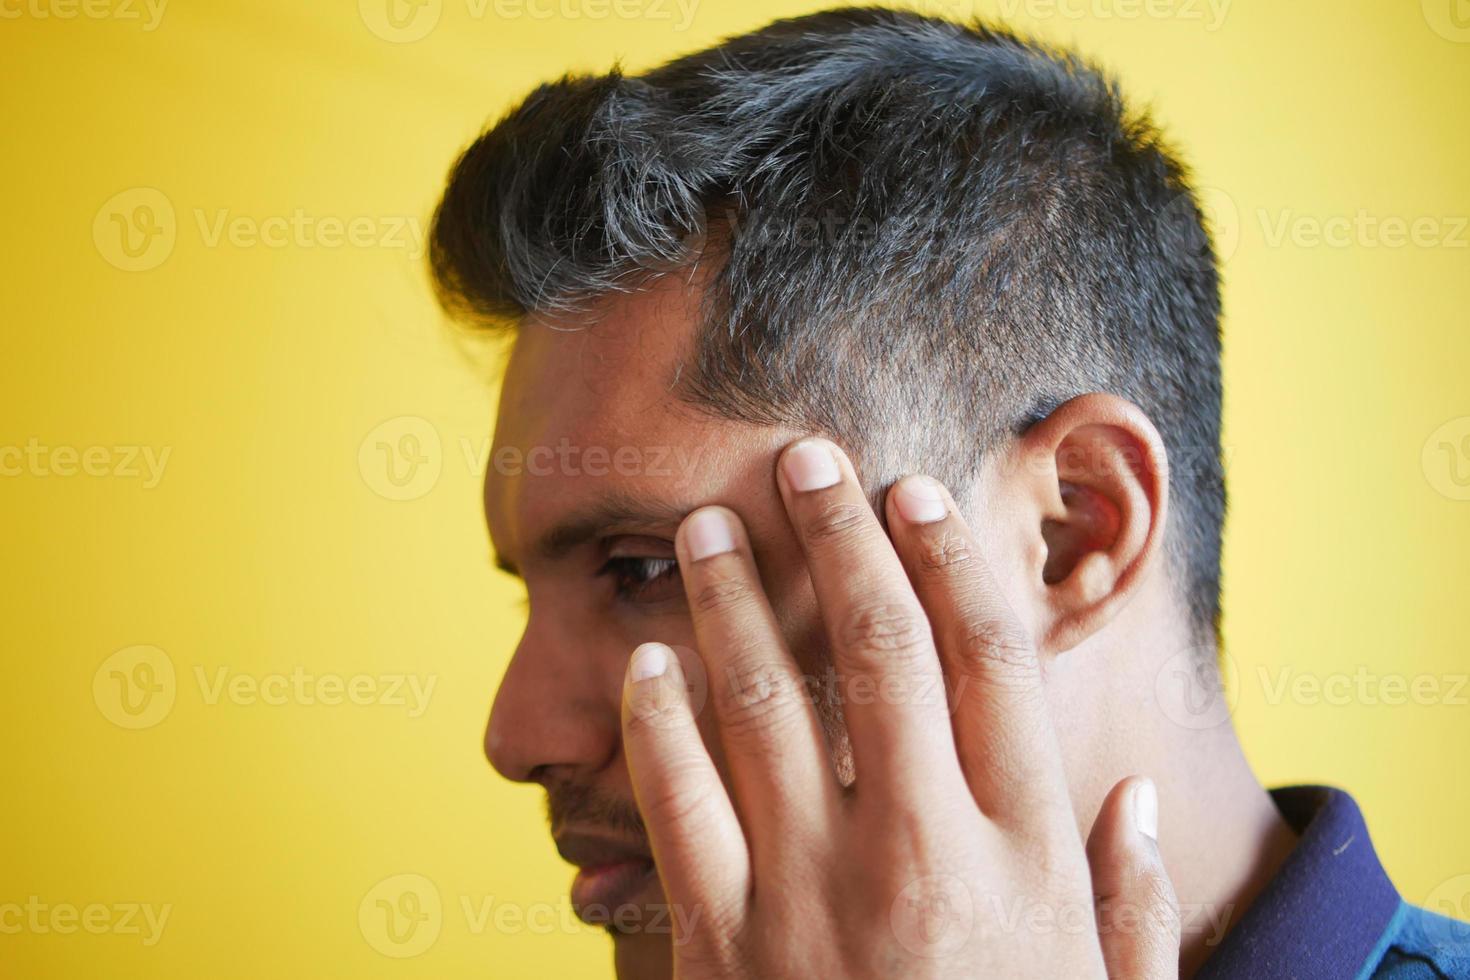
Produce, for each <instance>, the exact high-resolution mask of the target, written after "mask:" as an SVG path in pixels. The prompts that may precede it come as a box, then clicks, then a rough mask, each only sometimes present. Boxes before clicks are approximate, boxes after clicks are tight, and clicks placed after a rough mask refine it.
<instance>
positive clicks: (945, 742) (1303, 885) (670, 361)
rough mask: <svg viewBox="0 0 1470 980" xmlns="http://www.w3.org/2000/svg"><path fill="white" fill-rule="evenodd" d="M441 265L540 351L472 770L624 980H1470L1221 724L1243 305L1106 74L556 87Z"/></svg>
mask: <svg viewBox="0 0 1470 980" xmlns="http://www.w3.org/2000/svg"><path fill="white" fill-rule="evenodd" d="M431 259H432V265H433V270H434V273H435V279H436V283H437V286H438V288H439V293H440V297H441V299H442V301H443V302H444V304H445V305H446V307H447V308H449V309H450V310H452V311H454V312H456V313H460V314H465V315H467V316H469V317H470V318H472V319H476V320H480V321H488V322H495V323H501V324H504V323H509V324H512V325H513V326H514V329H515V337H516V341H515V347H514V352H513V355H512V357H511V359H510V363H509V366H508V369H507V372H506V377H505V383H504V388H503V391H502V397H501V405H500V412H499V416H498V420H497V428H496V434H495V451H494V453H493V454H492V462H491V465H490V467H489V472H488V474H487V478H486V486H485V506H486V514H487V518H488V522H489V525H490V532H491V536H492V539H493V542H494V546H495V549H496V552H497V554H498V555H499V558H500V561H501V564H502V566H503V567H504V568H505V569H506V570H507V571H509V572H511V573H512V574H516V575H519V576H521V577H522V578H523V579H524V581H525V584H526V586H527V588H528V591H529V596H530V613H529V619H528V622H527V626H526V631H525V634H524V636H523V637H522V639H521V642H520V645H519V646H518V648H517V650H516V653H515V656H514V659H513V660H512V662H511V665H510V667H509V670H508V671H507V674H506V677H505V679H504V682H503V684H502V686H501V688H500V691H499V694H498V696H497V699H496V703H495V707H494V710H493V713H492V716H491V720H490V725H489V727H488V729H487V732H486V741H485V747H486V753H487V755H488V756H489V758H490V760H491V762H492V763H493V764H494V765H495V767H496V768H497V769H498V770H499V771H500V772H501V773H503V774H504V775H506V776H507V777H509V778H511V779H516V780H522V781H527V782H534V783H537V784H540V785H541V786H542V787H544V789H545V790H546V792H547V795H548V804H549V809H550V816H551V823H552V831H553V834H554V835H555V838H556V842H557V846H558V848H559V850H560V851H561V853H562V854H563V856H564V857H566V858H567V859H568V860H569V861H570V862H572V863H573V864H576V865H578V866H579V868H580V869H581V870H580V872H579V874H578V876H577V879H576V882H575V883H574V885H573V901H574V904H576V906H577V907H578V909H579V911H580V913H581V914H582V915H583V917H584V918H586V919H587V920H588V921H594V922H600V923H603V924H605V925H607V926H608V928H609V931H610V932H612V934H613V937H614V940H615V955H616V962H617V966H618V972H619V975H620V976H624V977H653V976H666V975H668V974H669V972H670V970H671V969H672V970H673V971H674V972H675V973H677V974H678V975H680V976H687V977H713V976H720V977H724V976H812V975H820V976H833V975H842V976H896V975H906V976H907V975H912V976H977V975H978V976H1008V977H1010V976H1045V977H1057V976H1101V975H1104V974H1106V975H1109V976H1130V977H1131V976H1147V977H1155V976H1166V975H1174V973H1175V972H1176V971H1177V972H1179V973H1182V974H1184V975H1186V976H1189V975H1199V976H1207V975H1209V976H1232V977H1234V976H1240V977H1252V978H1257V977H1277V976H1279V977H1350V976H1354V975H1360V974H1361V975H1376V976H1386V977H1420V976H1424V977H1429V976H1470V947H1467V945H1466V931H1465V930H1464V929H1463V928H1462V927H1460V926H1457V925H1456V924H1454V923H1451V922H1450V921H1449V920H1446V919H1442V918H1439V917H1436V916H1431V915H1429V914H1428V913H1425V912H1422V911H1420V910H1417V909H1412V908H1410V907H1408V906H1406V905H1404V904H1403V903H1402V902H1401V900H1400V899H1399V897H1398V895H1397V894H1396V892H1395V891H1394V889H1393V887H1392V885H1391V884H1390V883H1389V881H1388V878H1387V877H1386V875H1385V874H1384V871H1383V869H1382V868H1381V867H1380V866H1379V864H1378V862H1377V859H1376V857H1375V856H1374V853H1373V849H1372V846H1371V844H1370V843H1369V840H1368V836H1367V832H1366V829H1365V826H1364V824H1363V821H1362V817H1361V816H1360V815H1359V813H1358V811H1357V809H1356V807H1355V806H1354V804H1353V802H1352V801H1351V799H1350V798H1349V797H1347V796H1346V795H1345V794H1343V793H1341V792H1337V791H1333V790H1324V789H1315V788H1296V789H1289V790H1282V791H1277V792H1276V793H1274V794H1268V793H1267V792H1266V791H1264V790H1263V789H1262V788H1261V787H1260V785H1259V783H1258V782H1257V780H1256V779H1255V777H1254V775H1253V774H1252V773H1251V771H1250V769H1249V767H1248V766H1247V764H1246V762H1245V760H1244V758H1243V756H1242V754H1241V751H1240V748H1239V745H1238V743H1237V741H1236V738H1235V736H1234V733H1233V732H1232V731H1231V729H1230V726H1229V724H1228V718H1226V717H1225V716H1224V715H1223V714H1218V713H1217V715H1216V716H1213V717H1212V716H1211V715H1210V713H1209V711H1206V712H1204V713H1203V714H1202V713H1201V707H1202V704H1201V702H1200V701H1199V697H1200V695H1201V694H1202V693H1203V694H1204V695H1207V696H1208V695H1209V694H1211V693H1212V692H1217V691H1218V683H1219V681H1218V677H1217V676H1216V674H1215V663H1216V661H1215V658H1216V653H1217V649H1218V648H1217V643H1218V636H1217V625H1218V613H1219V552H1220V533H1221V523H1222V519H1223V513H1224V487H1223V478H1222V473H1221V467H1220V461H1219V423H1220V399H1221V395H1220V373H1219V354H1220V349H1219V297H1218V281H1217V275H1216V269H1215V262H1214V256H1213V252H1212V250H1211V246H1210V243H1209V239H1208V236H1207V234H1206V232H1205V230H1204V228H1203V226H1202V221H1201V218H1200V213H1199V210H1198V208H1197V206H1196V204H1195V202H1194V200H1193V197H1192V195H1191V192H1190V190H1189V187H1188V184H1187V181H1186V177H1185V173H1184V171H1183V169H1182V166H1181V165H1180V163H1179V162H1178V161H1177V159H1176V158H1175V157H1174V156H1173V155H1172V153H1171V152H1170V151H1169V150H1168V148H1167V147H1166V146H1165V145H1164V144H1163V142H1162V141H1161V138H1160V136H1159V134H1158V133H1157V132H1156V131H1155V130H1154V129H1153V128H1152V126H1151V125H1150V124H1149V123H1148V121H1147V120H1146V119H1144V118H1140V117H1136V116H1132V115H1130V114H1128V113H1127V112H1126V111H1125V109H1124V107H1123V106H1122V104H1121V102H1120V98H1119V96H1118V94H1117V92H1116V90H1115V88H1114V87H1113V86H1112V85H1111V84H1110V83H1109V82H1108V81H1106V80H1105V79H1104V78H1103V77H1102V76H1101V75H1099V74H1098V73H1097V72H1096V71H1095V70H1094V69H1092V68H1090V67H1089V66H1087V65H1085V64H1082V63H1081V62H1079V61H1078V60H1076V59H1075V58H1073V57H1071V56H1069V55H1065V54H1060V53H1056V52H1052V51H1049V50H1045V49H1043V48H1040V47H1038V46H1035V45H1033V44H1030V43H1026V42H1023V41H1021V40H1019V39H1017V38H1016V37H1014V36H1012V35H1010V34H1008V33H1005V32H1003V31H999V30H996V29H993V28H988V27H984V26H975V27H962V26H959V25H955V24H951V23H948V22H945V21H940V20H934V19H927V18H924V17H921V16H918V15H915V14H910V13H898V12H892V11H885V10H879V9H871V8H870V9H844V10H836V11H831V12H828V13H824V14H819V15H815V16H811V17H805V18H801V19H797V20H791V21H782V22H778V23H775V24H772V25H770V26H769V27H767V28H765V29H763V30H761V31H757V32H755V33H753V34H750V35H746V36H744V37H739V38H734V39H731V40H729V41H727V42H726V43H724V44H722V45H720V46H718V47H715V48H713V49H710V50H708V51H705V52H701V53H698V54H695V55H692V56H689V57H686V58H683V59H680V60H678V61H675V62H672V63H671V64H669V65H667V66H664V67H662V68H659V69H657V70H655V71H652V72H649V73H648V74H645V75H642V76H639V77H625V76H623V75H621V74H619V73H617V72H613V73H611V74H609V75H606V76H601V77H580V78H573V77H568V78H565V79H562V80H561V81H559V82H556V83H553V84H550V85H546V86H543V87H542V88H540V89H538V90H537V91H536V92H534V93H533V94H532V95H531V96H530V97H529V98H527V99H526V101H525V102H524V103H523V104H521V105H520V106H519V107H517V108H516V109H515V110H514V111H512V112H511V113H510V114H509V115H508V116H507V117H506V118H505V119H504V120H502V121H501V122H500V123H499V124H498V125H496V126H495V127H493V128H492V129H491V130H490V131H489V132H487V133H486V134H485V135H483V136H482V137H481V138H480V139H479V140H478V141H477V142H476V143H475V144H474V145H473V146H471V147H470V149H469V150H468V151H466V153H465V154H464V156H463V157H462V158H461V159H460V161H459V162H458V164H457V165H456V167H455V168H454V171H453V173H452V174H451V177H450V180H449V184H448V187H447V189H446V191H445V194H444V198H443V201H442V203H441V205H440V208H439V211H438V214H437V216H436V220H435V225H434V231H433V238H432V253H431ZM920 474H922V475H920ZM635 648H636V652H634V651H635ZM695 651H697V653H696V652H695ZM630 653H632V654H633V656H632V657H631V661H630ZM1203 707H1205V708H1206V709H1208V708H1211V707H1213V706H1212V705H1211V704H1210V702H1209V700H1208V697H1207V698H1206V701H1205V702H1204V703H1203ZM1084 840H1085V841H1086V842H1087V843H1086V845H1085V848H1084V844H1083V841H1084Z"/></svg>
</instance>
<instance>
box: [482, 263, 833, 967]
mask: <svg viewBox="0 0 1470 980" xmlns="http://www.w3.org/2000/svg"><path fill="white" fill-rule="evenodd" d="M696 300H697V294H693V293H690V292H689V291H688V289H687V284H685V283H684V282H683V281H682V280H681V279H678V278H677V277H671V278H670V279H666V280H663V281H662V282H661V283H660V284H659V285H657V286H655V287H653V288H652V289H651V290H650V291H648V292H645V293H640V294H636V295H633V296H630V297H625V298H622V299H620V300H618V301H616V302H613V303H610V304H609V305H608V306H607V307H606V308H605V309H604V310H602V311H600V313H601V315H600V316H599V317H597V318H596V319H595V320H594V319H592V318H589V319H588V320H587V321H585V322H584V323H581V324H578V325H573V324H568V323H557V324H551V323H548V322H545V321H533V322H530V323H527V324H526V325H524V326H523V327H522V329H521V331H520V333H519V336H518V338H517V341H516V345H515V350H514V353H513V355H512V357H511V360H510V364H509V367H508V369H507V372H506V375H505V382H504V387H503V390H502V395H501V403H500V410H499V415H498V419H497V427H496V433H495V441H494V453H493V455H492V462H491V465H490V467H489V471H488V475H487V479H486V485H485V508H486V515H487V519H488V522H489V526H490V532H491V536H492V540H493V544H494V548H495V551H496V555H497V558H498V560H499V561H500V563H501V565H502V566H503V567H505V568H506V569H507V570H510V571H513V572H514V573H515V574H517V575H519V576H520V577H521V578H522V579H523V581H524V583H525V586H526V588H527V591H528V595H529V600H530V601H529V618H528V621H527V624H526V629H525V633H524V634H523V636H522V637H521V639H520V643H519V645H518V646H517V648H516V651H515V655H514V658H513V660H512V662H511V664H510V666H509V668H508V670H507V672H506V675H505V678H504V680H503V683H502V685H501V687H500V690H499V693H498V696H497V698H496V701H495V706H494V710H493V712H492V715H491V719H490V724H489V727H488V729H487V731H486V736H485V751H486V755H487V756H488V757H489V759H490V761H491V762H492V763H493V764H494V766H495V768H496V769H497V770H499V771H500V772H501V773H502V774H503V775H505V776H506V777H508V778H510V779H514V780H518V781H527V782H535V783H538V784H540V785H541V786H542V787H544V788H545V790H546V791H547V796H548V811H549V817H550V822H551V831H552V834H553V836H554V837H555V839H556V844H557V848H558V850H559V851H560V852H561V854H562V856H563V857H564V858H565V859H566V860H568V861H569V862H570V863H572V864H575V865H577V866H578V867H579V869H580V870H579V872H578V875H577V878H576V881H575V883H574V884H573V887H572V902H573V904H574V906H575V907H576V908H577V910H578V913H579V915H581V916H582V917H583V918H584V919H585V920H587V921H589V922H594V923H597V924H600V925H605V926H607V927H608V928H609V930H610V931H611V932H612V933H613V934H614V936H615V937H617V938H618V944H617V945H618V960H619V968H620V972H622V973H623V974H624V975H628V974H629V973H630V972H642V971H641V970H640V968H639V965H638V964H640V963H649V964H651V963H655V962H659V961H661V960H663V958H664V957H666V956H667V951H668V945H669V943H670V933H671V931H672V929H673V928H674V926H675V922H674V921H673V919H672V917H673V916H674V915H680V916H683V917H684V923H683V924H685V925H692V924H693V923H691V922H689V921H688V920H689V919H690V917H692V916H695V915H698V914H699V913H698V910H684V909H673V910H670V909H667V908H663V907H662V906H661V905H660V904H659V903H661V902H662V892H661V890H660V888H659V885H658V881H657V878H656V876H655V875H654V874H653V866H652V861H651V857H650V853H649V848H648V843H647V840H646V838H645V836H644V833H643V829H642V821H641V820H640V819H639V817H638V811H637V809H636V806H635V805H634V802H633V794H632V790H631V784H630V782H629V777H628V771H627V766H626V762H625V760H624V757H623V752H622V747H621V736H620V722H619V713H620V703H621V692H622V684H623V676H624V671H625V669H626V666H627V660H628V655H629V653H630V652H631V651H632V650H633V649H634V648H635V647H636V646H637V645H638V644H640V643H643V642H645V641H650V640H659V641H662V642H665V643H669V644H673V645H675V646H676V648H678V647H681V646H682V647H683V648H684V651H681V652H685V651H687V654H686V655H685V669H686V673H688V674H689V676H690V677H691V685H692V686H695V687H700V686H701V684H702V678H703V674H702V671H701V670H700V669H699V665H698V662H697V659H696V658H695V657H694V656H693V654H692V647H693V645H694V639H693V629H692V625H691V623H690V620H689V615H688V611H687V605H686V600H685V596H684V591H683V587H682V584H681V581H680V578H679V571H678V567H677V565H676V563H675V559H674V545H673V540H674V533H675V530H676V529H677V527H678V524H679V521H680V519H681V518H682V517H683V516H684V515H685V514H686V513H688V512H689V511H690V510H691V509H693V508H694V507H695V506H697V505H699V504H704V503H722V504H725V505H726V506H729V507H731V508H732V509H735V510H736V511H737V512H739V513H740V514H741V516H742V517H743V518H744V520H745V522H746V526H747V527H748V529H749V533H750V537H751V540H752V543H753V546H754V549H755V554H756V558H757V561H758V562H759V563H760V566H761V572H762V577H763V580H764V582H765V585H766V588H767V591H768V593H769V595H770V598H771V602H772V605H773V606H774V608H775V611H776V614H777V616H778V619H779V620H780V623H781V626H782V628H783V630H784V632H785V633H786V635H787V636H788V638H789V640H790V642H791V644H792V648H793V650H794V651H795V652H796V654H797V656H798V658H799V659H800V660H801V662H802V667H803V670H804V671H805V672H806V674H807V675H808V677H810V678H819V677H820V676H821V674H822V670H823V658H824V657H825V653H824V640H823V638H822V632H821V630H822V627H821V622H820V619H819V615H818V611H817V607H816V602H815V599H814V597H813V595H812V592H811V587H810V583H809V580H808V578H807V575H806V571H805V568H804V565H803V564H802V562H801V560H800V557H799V555H800V549H799V547H798V544H797V542H796V539H795V537H794V535H793V533H792V531H791V528H790V526H789V523H788V520H787V517H786V514H785V512H784V510H783V508H782V504H781V500H780V497H779V495H778V493H777V490H776V487H775V482H774V476H773V460H774V459H775V456H776V454H777V452H778V450H779V449H780V447H781V446H783V445H784V444H786V443H787V442H789V441H791V439H792V438H793V435H794V433H791V432H789V431H785V430H781V429H777V428H770V427H759V426H753V425H748V424H742V423H737V422H730V421H723V420H714V419H711V418H710V417H708V416H706V415H704V414H701V413H699V412H698V411H696V410H694V409H692V408H691V407H689V406H688V405H686V404H684V403H683V402H681V401H680V400H679V398H678V397H677V396H676V394H675V393H674V389H675V386H676V385H677V384H678V379H679V374H680V364H681V360H682V358H683V356H684V352H685V351H686V350H687V349H688V344H689V341H690V338H691V337H692V336H693V323H694V314H695V302H696ZM816 691H817V688H815V687H814V688H813V698H814V700H815V701H816V702H817V704H818V708H819V711H821V713H822V714H823V718H824V721H825V722H826V723H827V724H826V727H827V730H828V733H829V737H830V738H831V739H832V743H833V754H834V758H835V759H836V761H837V764H838V766H839V769H842V768H843V767H845V766H847V764H848V763H847V761H846V760H847V756H846V752H845V744H844V741H843V735H842V733H841V728H840V726H838V725H836V724H835V723H833V722H832V718H833V717H834V712H832V711H831V710H822V709H823V708H824V704H823V698H822V697H820V696H818V695H817V693H816ZM694 696H695V698H696V703H701V701H700V700H699V699H702V698H703V697H704V692H703V691H702V690H696V691H695V692H694ZM711 714H712V712H708V711H706V712H703V713H701V715H700V721H701V727H702V729H703V730H704V731H705V733H706V740H707V741H709V742H711V751H712V753H713V754H714V756H715V759H716V763H717V764H719V763H720V750H719V746H718V744H717V743H714V741H713V740H712V739H710V738H709V733H710V732H711V731H712V730H713V726H712V719H711V718H710V717H709V716H710V715H711Z"/></svg>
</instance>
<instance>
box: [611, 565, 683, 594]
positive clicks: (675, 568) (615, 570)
mask: <svg viewBox="0 0 1470 980" xmlns="http://www.w3.org/2000/svg"><path fill="white" fill-rule="evenodd" d="M597 574H598V575H607V576H609V577H610V578H611V579H612V580H613V591H614V592H615V593H616V594H617V597H618V598H619V599H625V600H629V601H634V602H636V601H637V600H638V599H639V598H640V596H641V595H642V593H643V592H644V591H646V590H647V589H649V588H650V587H652V586H654V585H657V584H659V583H661V582H662V581H663V580H664V579H666V578H673V577H674V576H676V575H678V574H679V563H678V561H676V560H675V559H673V558H635V557H628V556H620V557H617V558H609V559H608V560H607V563H606V564H604V565H603V566H602V568H600V569H599V570H598V572H597Z"/></svg>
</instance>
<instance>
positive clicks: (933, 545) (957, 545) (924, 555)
mask: <svg viewBox="0 0 1470 980" xmlns="http://www.w3.org/2000/svg"><path fill="white" fill-rule="evenodd" d="M973 557H974V550H973V548H972V547H971V545H970V542H969V539H968V538H966V537H965V536H964V535H963V534H960V533H959V532H958V531H956V530H954V529H953V528H942V529H941V530H939V531H937V532H936V533H934V534H932V535H928V536H926V537H925V538H924V539H923V540H922V541H921V542H920V545H919V570H920V571H921V572H923V573H924V574H926V575H930V576H945V575H949V574H952V573H954V572H957V571H963V570H964V569H966V568H968V567H970V564H971V561H972V559H973Z"/></svg>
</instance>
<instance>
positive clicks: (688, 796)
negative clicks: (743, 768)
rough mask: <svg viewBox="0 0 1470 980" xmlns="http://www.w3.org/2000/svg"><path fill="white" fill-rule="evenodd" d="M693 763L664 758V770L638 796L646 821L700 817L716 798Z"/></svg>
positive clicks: (658, 823) (672, 822)
mask: <svg viewBox="0 0 1470 980" xmlns="http://www.w3.org/2000/svg"><path fill="white" fill-rule="evenodd" d="M693 768H694V767H693V765H692V764H687V763H686V764H680V763H678V762H665V763H664V769H665V771H664V773H663V774H662V778H661V779H659V780H658V781H657V783H656V785H655V786H654V788H652V789H647V790H644V791H643V792H642V793H641V794H640V795H639V797H638V807H639V809H640V810H641V811H642V814H643V820H644V822H645V823H646V824H648V825H650V826H655V827H671V826H678V825H682V824H683V823H684V822H685V821H698V820H700V819H701V818H702V816H703V815H704V814H705V813H706V812H707V811H708V810H709V808H710V804H711V803H712V802H713V799H712V792H711V789H712V788H711V786H710V784H709V781H708V780H706V779H702V778H699V777H698V776H697V775H696V774H695V773H694V772H693Z"/></svg>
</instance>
